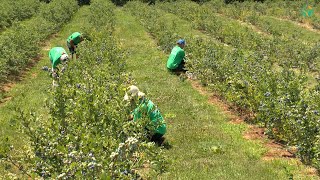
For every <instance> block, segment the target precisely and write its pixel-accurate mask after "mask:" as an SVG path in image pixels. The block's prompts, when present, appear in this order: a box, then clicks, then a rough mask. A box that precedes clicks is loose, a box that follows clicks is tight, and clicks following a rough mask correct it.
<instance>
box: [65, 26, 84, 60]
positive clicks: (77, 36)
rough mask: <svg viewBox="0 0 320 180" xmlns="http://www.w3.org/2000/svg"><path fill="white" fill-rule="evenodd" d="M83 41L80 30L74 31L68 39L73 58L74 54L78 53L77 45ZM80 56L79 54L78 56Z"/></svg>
mask: <svg viewBox="0 0 320 180" xmlns="http://www.w3.org/2000/svg"><path fill="white" fill-rule="evenodd" d="M81 41H83V35H82V34H81V33H79V32H74V33H72V34H71V35H70V36H69V37H68V39H67V46H68V48H69V51H70V53H71V59H73V54H76V48H77V45H78V44H79V43H80V42H81ZM76 58H78V56H76Z"/></svg>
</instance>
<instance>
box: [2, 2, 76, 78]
mask: <svg viewBox="0 0 320 180" xmlns="http://www.w3.org/2000/svg"><path fill="white" fill-rule="evenodd" d="M77 9H78V5H77V3H76V1H74V0H53V1H52V2H51V3H49V4H42V6H40V7H39V12H38V14H37V16H34V17H33V18H32V19H30V20H28V21H25V22H23V23H19V24H17V25H14V26H12V28H10V29H8V30H7V31H5V32H3V33H2V34H1V35H0V46H1V49H0V54H1V57H0V83H3V82H5V80H6V78H7V77H8V76H9V75H17V74H19V72H20V70H21V69H23V68H24V67H26V66H27V65H28V64H29V63H30V62H31V61H32V59H33V58H36V57H38V56H39V55H38V53H39V51H40V43H41V42H43V41H44V40H45V39H46V38H47V37H48V36H49V35H51V34H52V33H54V32H57V30H59V29H60V28H61V26H62V25H63V23H66V22H68V21H69V20H70V19H71V17H72V16H73V13H74V12H75V11H77Z"/></svg>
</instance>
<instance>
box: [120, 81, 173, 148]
mask: <svg viewBox="0 0 320 180" xmlns="http://www.w3.org/2000/svg"><path fill="white" fill-rule="evenodd" d="M124 100H126V101H130V103H131V105H132V106H133V108H134V110H133V111H132V112H131V114H130V117H129V119H130V120H133V121H137V120H138V119H140V118H143V117H147V118H149V119H150V120H151V122H152V123H151V124H150V127H146V129H147V130H150V129H154V131H153V132H148V133H149V135H150V140H151V141H153V142H155V143H157V144H159V145H161V144H162V143H163V141H164V138H163V135H164V134H165V133H166V131H167V129H166V124H165V122H164V119H163V117H162V115H161V113H160V111H159V109H158V108H157V106H155V104H154V103H153V102H152V101H151V100H149V99H148V98H146V97H145V94H144V93H143V92H141V91H139V89H138V87H137V86H134V85H132V86H130V87H129V90H128V92H127V93H126V95H125V96H124Z"/></svg>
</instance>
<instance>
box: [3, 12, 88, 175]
mask: <svg viewBox="0 0 320 180" xmlns="http://www.w3.org/2000/svg"><path fill="white" fill-rule="evenodd" d="M88 13H89V9H88V7H82V8H80V9H79V11H78V12H77V13H76V14H75V16H74V17H73V18H72V20H71V21H70V23H68V24H67V25H66V26H64V27H63V28H62V29H61V31H60V32H59V33H57V34H55V35H53V36H52V37H51V38H50V39H48V41H47V42H46V45H45V47H43V50H42V51H41V54H40V56H41V58H40V60H39V62H38V63H37V64H36V65H35V66H34V67H32V68H31V69H30V70H29V71H26V72H25V75H24V77H23V80H22V81H20V82H15V85H14V86H13V88H12V89H11V90H10V91H9V92H8V93H6V94H5V96H6V97H12V98H11V100H9V101H7V102H5V103H2V104H0V126H1V128H0V137H8V138H9V140H10V142H11V143H12V144H13V145H14V147H15V148H17V149H20V148H22V147H23V146H24V145H26V143H27V142H26V141H25V140H26V139H25V137H24V135H23V133H21V131H20V130H19V127H20V125H19V123H20V122H19V119H16V118H15V116H16V115H17V112H16V111H15V109H16V108H19V109H21V110H23V111H24V112H28V111H35V112H37V113H38V114H41V115H43V116H46V114H47V112H48V110H47V109H46V108H45V107H44V104H45V99H46V98H47V97H48V96H49V95H50V94H49V91H50V89H51V85H52V79H51V77H50V76H49V75H48V73H47V72H45V71H43V70H41V68H42V67H43V66H48V67H51V64H50V61H49V57H48V52H49V50H50V49H51V48H52V47H55V46H62V47H64V48H65V49H66V51H68V48H67V46H66V39H67V37H68V36H69V35H70V34H71V33H72V32H75V31H81V29H82V28H81V27H83V24H84V23H88V22H86V21H84V20H83V19H84V18H85V17H86V14H88ZM3 168H4V167H3V166H2V165H0V174H2V172H3Z"/></svg>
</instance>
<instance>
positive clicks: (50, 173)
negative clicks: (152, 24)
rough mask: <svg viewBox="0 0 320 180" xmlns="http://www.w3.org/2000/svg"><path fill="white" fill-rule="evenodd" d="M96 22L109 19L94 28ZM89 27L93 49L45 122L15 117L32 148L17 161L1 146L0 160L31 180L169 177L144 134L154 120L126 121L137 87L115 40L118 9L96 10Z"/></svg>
mask: <svg viewBox="0 0 320 180" xmlns="http://www.w3.org/2000/svg"><path fill="white" fill-rule="evenodd" d="M96 16H99V17H101V18H104V19H100V20H99V21H89V20H90V19H92V18H94V17H96ZM85 20H86V21H88V22H90V25H88V27H85V29H91V32H90V35H89V36H90V38H91V41H84V42H82V43H81V44H80V45H79V52H80V54H79V59H77V61H72V62H70V63H69V64H68V67H67V70H66V71H65V73H64V74H63V75H61V77H60V80H59V86H58V87H56V88H54V89H51V92H50V98H49V99H48V100H47V104H46V107H47V108H48V109H49V113H48V116H46V117H44V116H38V115H36V114H34V113H31V114H29V115H27V114H25V113H24V112H21V113H20V115H18V116H17V119H18V120H17V121H22V126H23V128H22V129H23V131H24V133H25V134H26V135H27V137H28V141H29V142H30V144H31V146H30V147H28V148H27V149H28V150H26V151H25V152H24V153H23V152H18V153H17V154H23V156H22V157H23V158H19V157H15V156H13V155H12V154H14V153H12V152H14V151H16V150H15V149H14V147H11V148H10V142H9V141H4V142H3V143H2V145H1V148H0V157H1V158H2V160H3V162H7V164H9V165H10V164H11V165H12V164H13V163H15V164H21V166H20V167H21V169H22V170H23V174H24V175H25V177H27V176H29V178H32V179H34V178H44V179H139V178H140V179H141V178H150V176H151V175H152V174H153V175H155V173H160V172H162V171H163V170H164V167H165V166H164V165H165V161H164V159H163V155H162V150H161V149H160V148H157V147H156V146H155V144H154V143H152V142H148V141H147V137H146V131H145V129H144V128H143V127H145V126H149V125H150V123H151V122H150V120H149V119H148V118H142V119H141V120H139V121H137V122H133V121H129V120H128V117H129V114H130V112H131V110H132V109H131V106H130V103H128V102H126V101H123V97H124V94H125V92H126V90H127V87H128V85H130V84H131V83H133V80H132V78H131V77H130V75H129V74H128V73H126V64H125V52H124V51H123V50H121V49H120V48H119V43H118V41H117V40H116V39H115V38H114V37H113V30H114V27H113V26H114V20H115V16H114V5H113V4H111V3H110V2H107V1H104V0H96V1H94V2H92V4H91V6H90V15H89V16H87V17H86V19H85ZM106 32H108V33H106ZM12 162H13V163H12ZM144 167H148V168H144ZM21 169H20V170H21ZM10 175H11V176H13V175H12V174H8V175H3V177H4V178H8V177H11V176H10ZM0 177H1V176H0Z"/></svg>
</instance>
